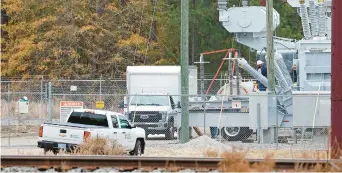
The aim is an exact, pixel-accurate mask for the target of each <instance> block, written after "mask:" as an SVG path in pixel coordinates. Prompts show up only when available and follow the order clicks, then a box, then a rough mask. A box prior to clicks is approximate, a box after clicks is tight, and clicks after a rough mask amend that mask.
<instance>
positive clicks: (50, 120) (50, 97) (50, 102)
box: [48, 82, 52, 123]
mask: <svg viewBox="0 0 342 173" xmlns="http://www.w3.org/2000/svg"><path fill="white" fill-rule="evenodd" d="M51 89H52V86H51V82H49V96H48V97H49V105H48V122H50V123H51V122H52V95H51Z"/></svg>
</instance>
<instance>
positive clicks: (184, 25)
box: [180, 0, 189, 143]
mask: <svg viewBox="0 0 342 173" xmlns="http://www.w3.org/2000/svg"><path fill="white" fill-rule="evenodd" d="M180 46H181V62H180V63H181V76H182V77H181V84H182V96H181V109H182V113H181V116H182V117H181V120H182V122H181V135H180V141H181V143H186V142H188V141H189V0H181V40H180Z"/></svg>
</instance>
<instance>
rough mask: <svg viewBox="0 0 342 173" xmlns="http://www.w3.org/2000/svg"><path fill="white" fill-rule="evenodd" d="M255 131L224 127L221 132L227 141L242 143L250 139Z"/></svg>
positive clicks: (246, 128)
mask: <svg viewBox="0 0 342 173" xmlns="http://www.w3.org/2000/svg"><path fill="white" fill-rule="evenodd" d="M252 133H253V130H251V129H249V128H248V127H223V128H222V130H221V134H222V137H223V138H224V139H226V140H227V141H242V140H244V139H247V138H249V137H250V136H251V135H252Z"/></svg>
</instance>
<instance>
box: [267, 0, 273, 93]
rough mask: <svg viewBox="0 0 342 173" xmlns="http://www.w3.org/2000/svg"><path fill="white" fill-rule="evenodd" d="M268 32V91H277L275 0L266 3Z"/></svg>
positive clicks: (268, 0)
mask: <svg viewBox="0 0 342 173" xmlns="http://www.w3.org/2000/svg"><path fill="white" fill-rule="evenodd" d="M266 16H267V19H266V33H267V52H266V54H267V79H268V87H267V88H268V91H270V92H272V93H274V92H275V76H274V51H273V0H267V4H266Z"/></svg>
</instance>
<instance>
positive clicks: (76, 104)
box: [59, 101, 84, 123]
mask: <svg viewBox="0 0 342 173" xmlns="http://www.w3.org/2000/svg"><path fill="white" fill-rule="evenodd" d="M59 105H60V106H59V107H60V122H61V123H65V122H66V121H67V118H68V115H69V114H70V113H71V112H72V111H73V110H74V109H83V105H84V104H83V102H81V101H61V102H60V104H59Z"/></svg>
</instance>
